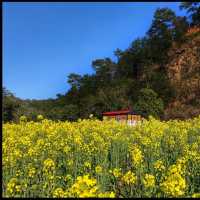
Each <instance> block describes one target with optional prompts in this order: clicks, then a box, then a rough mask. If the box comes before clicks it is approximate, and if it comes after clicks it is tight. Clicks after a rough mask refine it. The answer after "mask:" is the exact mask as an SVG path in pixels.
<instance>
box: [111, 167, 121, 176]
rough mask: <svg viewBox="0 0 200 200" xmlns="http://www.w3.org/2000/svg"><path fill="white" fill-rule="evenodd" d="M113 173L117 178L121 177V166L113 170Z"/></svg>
mask: <svg viewBox="0 0 200 200" xmlns="http://www.w3.org/2000/svg"><path fill="white" fill-rule="evenodd" d="M112 173H113V175H114V177H115V178H119V177H120V176H121V175H122V173H121V168H115V169H114V170H113V171H112Z"/></svg>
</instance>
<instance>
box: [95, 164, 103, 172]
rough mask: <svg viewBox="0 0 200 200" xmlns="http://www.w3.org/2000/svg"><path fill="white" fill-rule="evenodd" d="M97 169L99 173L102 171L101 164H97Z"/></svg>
mask: <svg viewBox="0 0 200 200" xmlns="http://www.w3.org/2000/svg"><path fill="white" fill-rule="evenodd" d="M95 171H96V173H97V174H100V173H101V172H102V167H101V166H100V165H97V166H96V167H95Z"/></svg>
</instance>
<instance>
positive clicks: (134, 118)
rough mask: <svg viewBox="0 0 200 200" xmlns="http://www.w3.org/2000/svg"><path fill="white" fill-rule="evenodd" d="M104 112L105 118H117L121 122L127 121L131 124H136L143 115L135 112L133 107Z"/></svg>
mask: <svg viewBox="0 0 200 200" xmlns="http://www.w3.org/2000/svg"><path fill="white" fill-rule="evenodd" d="M102 114H103V119H104V120H105V119H115V120H117V121H119V122H126V123H127V124H129V125H135V124H136V123H137V122H138V121H141V116H140V115H137V114H135V113H134V112H133V111H132V110H131V109H126V110H118V111H111V112H104V113H102Z"/></svg>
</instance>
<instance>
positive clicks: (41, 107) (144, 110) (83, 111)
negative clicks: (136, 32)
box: [3, 2, 200, 122]
mask: <svg viewBox="0 0 200 200" xmlns="http://www.w3.org/2000/svg"><path fill="white" fill-rule="evenodd" d="M180 9H185V10H186V11H187V16H184V17H182V16H176V14H175V13H174V12H173V11H172V10H170V9H168V8H158V9H157V10H156V11H155V13H154V17H153V21H152V24H151V25H150V28H149V30H148V31H147V33H146V35H145V36H144V37H141V38H137V39H136V40H134V41H133V42H132V43H131V44H130V46H129V47H128V48H127V49H126V50H124V51H122V50H120V49H118V48H117V49H116V50H115V51H114V54H115V56H116V58H117V59H116V60H117V61H115V62H114V61H113V60H112V59H110V58H107V57H105V58H102V59H96V60H94V61H92V67H93V70H94V73H93V74H85V75H80V74H76V73H72V74H69V75H68V77H67V82H68V84H70V86H71V87H70V89H69V90H68V91H67V92H66V94H57V98H56V99H45V100H22V99H19V98H17V97H15V96H14V94H12V92H10V91H8V90H7V89H6V88H5V87H3V121H4V122H7V121H15V122H16V121H18V120H19V117H20V116H21V115H25V116H27V118H28V119H29V120H35V119H36V116H37V115H38V114H42V115H43V116H44V117H46V118H48V119H52V120H70V121H73V120H77V119H79V118H88V117H89V116H90V114H93V115H94V116H95V117H97V118H99V119H101V117H102V112H104V111H111V110H118V109H125V108H130V109H132V110H133V111H134V112H136V113H137V114H140V115H142V116H143V117H148V116H149V115H152V116H154V117H156V118H160V119H162V120H165V119H174V118H180V119H185V118H190V117H193V116H196V115H199V114H200V101H199V99H200V31H199V27H200V3H197V2H196V3H195V2H187V3H181V6H180Z"/></svg>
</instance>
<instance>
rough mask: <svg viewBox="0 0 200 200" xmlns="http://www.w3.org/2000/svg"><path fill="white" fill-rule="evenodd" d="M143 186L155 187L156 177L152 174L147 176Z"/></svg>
mask: <svg viewBox="0 0 200 200" xmlns="http://www.w3.org/2000/svg"><path fill="white" fill-rule="evenodd" d="M143 184H144V186H145V187H146V188H148V187H154V186H155V177H154V176H153V175H151V174H145V177H144V179H143Z"/></svg>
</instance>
